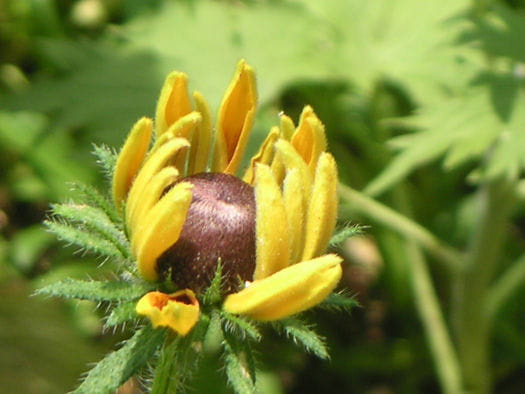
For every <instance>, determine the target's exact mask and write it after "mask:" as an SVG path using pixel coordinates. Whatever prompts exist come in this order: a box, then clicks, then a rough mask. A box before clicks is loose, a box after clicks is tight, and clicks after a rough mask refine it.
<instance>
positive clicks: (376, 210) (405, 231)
mask: <svg viewBox="0 0 525 394" xmlns="http://www.w3.org/2000/svg"><path fill="white" fill-rule="evenodd" d="M339 195H340V196H341V197H342V198H343V199H344V200H345V201H347V202H349V203H350V204H352V207H353V208H354V209H357V210H358V211H359V212H361V213H363V214H365V215H366V216H368V217H369V218H371V219H373V220H374V221H375V222H377V223H380V224H382V225H384V226H385V227H388V228H390V229H391V230H393V231H396V232H397V233H399V234H401V235H402V236H404V237H406V238H407V239H413V240H414V241H416V242H417V243H418V244H419V245H420V246H421V247H422V248H424V249H425V250H426V251H427V252H428V253H429V254H431V255H432V256H434V257H435V258H436V259H437V260H438V261H440V262H442V263H443V264H444V265H445V266H446V267H447V269H448V270H449V271H452V272H454V271H457V270H458V269H459V268H460V266H459V265H460V263H461V256H460V254H459V253H458V252H457V251H456V250H454V249H453V248H451V247H450V246H448V245H446V244H445V243H444V242H443V241H441V240H440V239H439V238H437V237H436V236H435V235H434V234H432V233H431V232H430V231H428V230H427V229H425V228H424V227H423V226H421V225H420V224H418V223H416V222H414V221H413V220H411V219H410V218H408V217H406V216H404V215H402V214H400V213H398V212H396V211H394V210H393V209H392V208H389V207H387V206H386V205H383V204H381V203H380V202H378V201H375V200H373V199H372V198H370V197H368V196H366V195H364V194H363V193H360V192H358V191H356V190H354V189H352V188H350V187H348V186H346V185H343V184H339Z"/></svg>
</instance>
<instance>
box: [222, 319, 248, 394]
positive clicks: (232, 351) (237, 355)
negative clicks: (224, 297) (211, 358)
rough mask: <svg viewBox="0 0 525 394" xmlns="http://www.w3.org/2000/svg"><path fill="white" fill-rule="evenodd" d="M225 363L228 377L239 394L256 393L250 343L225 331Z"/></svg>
mask: <svg viewBox="0 0 525 394" xmlns="http://www.w3.org/2000/svg"><path fill="white" fill-rule="evenodd" d="M223 336H224V343H223V346H224V361H225V364H226V376H227V378H228V382H229V383H230V385H231V386H232V388H233V390H234V391H235V392H236V393H238V394H245V393H255V362H254V359H253V355H252V351H251V347H250V344H249V343H248V341H243V340H242V339H240V338H239V337H237V336H235V335H233V334H232V333H230V332H229V331H228V330H225V329H224V326H223Z"/></svg>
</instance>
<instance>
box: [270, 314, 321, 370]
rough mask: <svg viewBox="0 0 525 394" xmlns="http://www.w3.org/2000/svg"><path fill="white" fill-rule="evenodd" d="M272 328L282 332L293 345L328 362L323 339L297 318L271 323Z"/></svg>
mask: <svg viewBox="0 0 525 394" xmlns="http://www.w3.org/2000/svg"><path fill="white" fill-rule="evenodd" d="M273 325H274V327H276V328H277V329H278V330H280V331H283V332H284V333H285V334H286V335H287V336H288V337H290V338H291V339H292V340H293V341H294V342H295V343H297V344H300V345H302V346H303V347H304V348H305V350H306V351H308V352H310V353H313V354H315V355H316V356H317V357H319V358H321V359H323V360H328V359H329V358H330V355H329V354H328V349H327V348H326V344H325V339H324V338H323V337H321V336H320V335H318V334H317V333H316V332H315V331H313V330H312V328H311V326H309V325H308V324H306V323H305V322H303V321H302V320H299V319H297V318H288V319H284V320H279V321H276V322H273Z"/></svg>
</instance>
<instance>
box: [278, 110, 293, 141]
mask: <svg viewBox="0 0 525 394" xmlns="http://www.w3.org/2000/svg"><path fill="white" fill-rule="evenodd" d="M280 123H281V124H280V128H281V135H282V138H284V139H285V140H286V141H290V138H292V135H293V133H294V132H295V125H294V123H293V120H292V119H290V117H288V116H286V115H284V114H282V115H281V116H280Z"/></svg>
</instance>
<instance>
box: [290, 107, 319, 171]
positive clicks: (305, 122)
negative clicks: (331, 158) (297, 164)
mask: <svg viewBox="0 0 525 394" xmlns="http://www.w3.org/2000/svg"><path fill="white" fill-rule="evenodd" d="M291 142H292V145H293V146H294V148H295V149H296V150H297V152H299V154H300V155H301V157H302V158H303V160H304V161H305V162H306V164H308V167H309V168H310V172H311V173H313V172H314V171H315V167H316V166H317V160H318V158H319V156H320V154H321V152H324V151H325V150H326V136H325V132H324V126H323V124H322V123H321V121H320V120H319V118H318V117H317V115H316V114H315V113H314V111H313V109H312V107H310V106H306V107H305V108H304V109H303V112H302V114H301V118H300V121H299V126H297V130H296V131H295V133H294V135H293V136H292V140H291Z"/></svg>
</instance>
